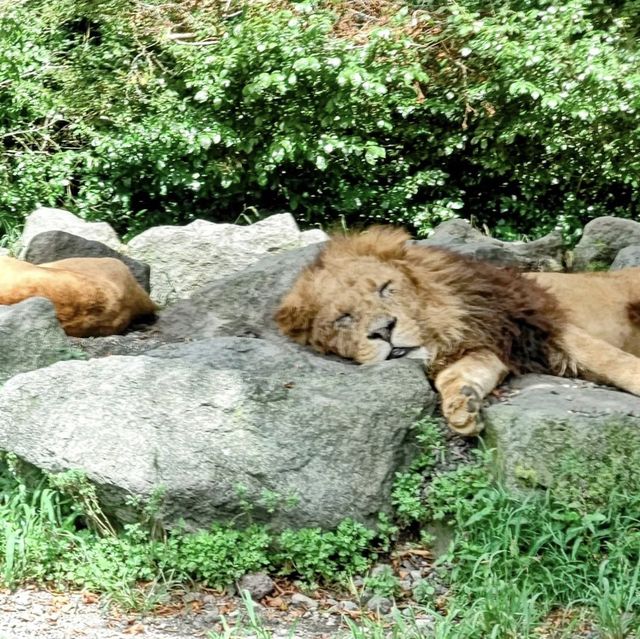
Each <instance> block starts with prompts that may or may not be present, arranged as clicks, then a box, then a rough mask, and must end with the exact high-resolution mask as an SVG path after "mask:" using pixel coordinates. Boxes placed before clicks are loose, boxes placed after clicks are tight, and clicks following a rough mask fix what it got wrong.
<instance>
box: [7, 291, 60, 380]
mask: <svg viewBox="0 0 640 639" xmlns="http://www.w3.org/2000/svg"><path fill="white" fill-rule="evenodd" d="M69 348H70V345H69V342H68V341H67V336H66V335H65V334H64V331H63V330H62V327H61V326H60V323H59V322H58V320H57V319H56V315H55V311H54V308H53V304H52V303H51V302H50V301H49V300H46V299H44V298H43V297H32V298H30V299H28V300H25V301H24V302H20V303H19V304H13V305H12V306H0V386H1V385H2V384H4V382H6V381H7V380H8V379H9V378H11V377H13V376H14V375H17V374H18V373H24V372H26V371H31V370H34V369H36V368H42V367H44V366H49V364H53V363H54V362H57V361H59V360H61V359H68V357H69Z"/></svg>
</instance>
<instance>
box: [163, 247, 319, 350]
mask: <svg viewBox="0 0 640 639" xmlns="http://www.w3.org/2000/svg"><path fill="white" fill-rule="evenodd" d="M321 246H322V245H319V244H314V245H312V246H307V247H305V248H301V249H297V250H294V251H287V252H286V253H280V254H278V255H271V256H269V257H265V258H263V259H262V260H260V261H259V262H256V263H255V264H253V265H252V266H249V267H248V268H246V269H244V270H243V271H240V272H239V273H234V274H233V275H229V276H228V277H225V278H223V279H220V280H217V281H215V282H212V283H211V284H209V285H208V286H206V287H204V288H201V289H200V290H199V291H198V292H197V293H196V294H195V295H193V296H192V297H191V298H190V299H188V300H182V301H180V302H176V303H175V304H174V305H173V306H170V307H169V308H168V309H166V310H165V311H164V312H162V313H161V314H160V319H159V320H158V322H157V324H156V327H155V329H154V330H155V332H157V333H158V334H159V335H160V336H161V337H162V339H165V340H168V341H175V340H183V339H203V338H206V337H219V336H223V335H229V336H254V337H255V336H257V337H265V338H268V339H270V340H274V341H288V340H286V339H285V338H284V337H283V336H282V335H281V334H280V332H279V330H278V328H277V326H276V324H275V322H274V321H273V313H274V311H275V309H276V306H277V304H278V302H279V301H280V299H281V298H282V296H283V295H284V294H285V293H286V292H287V291H288V290H289V289H290V288H291V286H292V285H293V282H294V280H295V279H296V277H297V276H298V273H299V272H300V270H301V269H302V268H303V267H304V266H305V265H306V264H308V263H309V262H311V261H312V260H313V259H314V258H315V256H316V255H317V254H318V252H319V251H320V249H321Z"/></svg>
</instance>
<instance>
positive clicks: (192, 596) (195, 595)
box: [182, 592, 202, 604]
mask: <svg viewBox="0 0 640 639" xmlns="http://www.w3.org/2000/svg"><path fill="white" fill-rule="evenodd" d="M201 600H202V594H201V593H199V592H187V593H185V594H184V595H182V603H184V604H189V603H193V602H194V601H201Z"/></svg>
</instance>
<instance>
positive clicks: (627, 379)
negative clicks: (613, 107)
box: [276, 227, 640, 435]
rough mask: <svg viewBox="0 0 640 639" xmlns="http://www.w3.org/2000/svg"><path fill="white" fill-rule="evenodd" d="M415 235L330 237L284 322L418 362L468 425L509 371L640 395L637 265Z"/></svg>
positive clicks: (379, 357) (335, 344)
mask: <svg viewBox="0 0 640 639" xmlns="http://www.w3.org/2000/svg"><path fill="white" fill-rule="evenodd" d="M408 239H409V236H408V235H407V234H406V233H404V232H403V231H401V230H397V229H392V228H388V227H373V228H371V229H369V230H368V231H366V232H364V233H361V234H358V235H352V236H347V237H338V238H334V239H332V240H331V241H330V242H329V243H328V245H327V246H326V248H325V249H324V250H323V252H322V253H321V255H320V256H319V257H318V259H317V260H316V262H315V263H314V264H312V265H311V266H309V267H307V268H306V269H305V270H304V271H303V272H302V273H301V274H300V276H299V277H298V279H297V281H296V282H295V284H294V286H293V288H292V290H291V291H290V292H289V293H288V294H287V295H286V296H285V297H284V299H283V300H282V302H281V304H280V307H279V308H278V310H277V312H276V321H277V322H278V324H279V326H280V328H281V330H282V331H283V332H284V333H285V334H286V335H288V336H289V337H291V338H292V339H294V340H296V341H297V342H299V343H300V344H308V345H310V346H311V347H313V348H314V349H315V350H317V351H319V352H321V353H335V354H337V355H340V356H342V357H346V358H349V359H353V360H355V361H356V362H359V363H361V364H370V363H375V362H381V361H384V360H386V359H393V358H398V357H412V358H418V359H420V360H422V361H423V362H424V364H425V366H426V369H427V373H428V375H429V377H430V378H431V379H432V380H433V381H434V383H435V386H436V388H437V389H438V391H439V392H440V394H441V396H442V409H443V413H444V415H445V417H446V418H447V420H448V422H449V425H450V426H451V427H452V428H453V429H454V430H456V431H457V432H459V433H461V434H464V435H472V434H476V433H477V432H479V431H480V430H481V428H482V425H481V423H480V422H479V419H478V412H479V410H480V405H481V401H482V399H483V398H484V397H485V396H486V395H487V394H488V393H490V392H491V391H492V390H493V389H494V388H495V387H496V386H497V385H498V384H499V383H500V382H501V381H502V380H503V379H504V377H505V376H506V375H507V374H508V373H510V372H512V373H526V372H546V373H552V374H556V375H580V376H581V377H584V378H587V379H591V380H594V381H598V382H605V383H609V384H613V385H615V386H617V387H619V388H621V389H623V390H626V391H628V392H631V393H634V394H636V395H640V359H639V357H640V322H639V320H640V268H635V269H627V270H624V271H617V272H611V273H582V274H559V273H527V274H523V273H520V272H518V271H515V270H512V269H501V268H498V267H494V266H492V265H489V264H487V263H483V262H477V261H474V260H472V259H470V258H466V257H462V256H460V255H458V254H456V253H454V252H451V251H447V250H445V249H440V248H435V247H424V246H419V245H412V244H409V243H407V240H408Z"/></svg>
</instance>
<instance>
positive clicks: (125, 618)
mask: <svg viewBox="0 0 640 639" xmlns="http://www.w3.org/2000/svg"><path fill="white" fill-rule="evenodd" d="M206 597H210V598H211V601H209V602H206V601H205V602H204V603H203V602H202V600H201V599H195V600H194V601H193V602H191V603H189V604H185V605H184V606H183V607H182V609H181V610H179V611H177V612H174V613H173V614H167V615H154V616H144V615H127V614H118V613H114V612H109V611H108V610H107V609H106V607H105V605H103V603H102V602H101V601H100V600H99V599H98V598H97V597H94V596H92V595H90V594H82V593H72V594H68V593H51V592H46V591H41V590H35V589H34V590H31V589H26V590H18V591H16V592H14V593H8V592H2V593H0V639H83V638H86V639H130V637H135V636H139V637H142V638H145V639H197V638H199V637H203V638H206V637H207V636H208V634H209V633H210V632H211V631H215V632H221V631H222V627H221V625H220V622H219V620H220V610H228V612H226V614H225V618H226V619H227V621H228V622H229V623H230V624H234V623H235V622H236V621H237V620H238V615H239V614H241V613H240V608H239V607H238V605H237V602H234V601H233V600H229V599H228V598H215V597H213V596H211V595H208V596H207V595H205V597H204V598H205V599H206ZM305 615H308V616H306V617H305ZM274 616H275V615H273V614H261V617H263V619H264V621H263V623H264V626H265V627H267V628H269V629H270V631H271V632H272V633H273V636H274V639H275V638H278V637H282V638H285V637H286V638H287V639H329V638H330V637H338V636H340V634H342V633H341V631H340V625H341V618H340V616H337V615H335V614H330V613H326V614H324V615H323V614H322V613H317V612H308V611H307V612H303V611H300V616H299V618H297V619H296V618H295V615H293V617H292V615H289V614H284V613H280V616H281V619H280V620H278V619H275V618H273V617H274ZM243 625H244V626H245V627H246V625H247V624H246V623H245V624H243ZM292 629H293V630H292ZM290 632H293V634H291V635H290ZM243 634H244V633H243ZM247 636H251V632H250V631H249V630H247Z"/></svg>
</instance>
